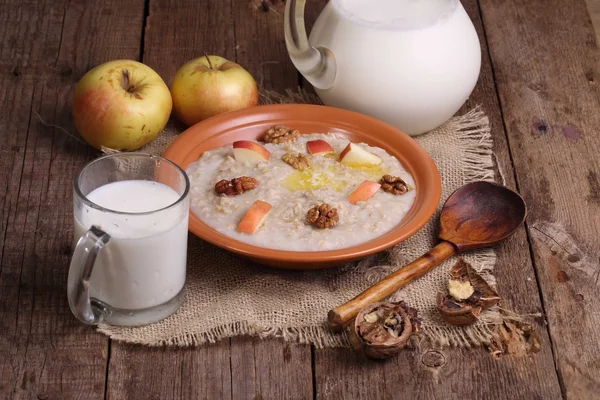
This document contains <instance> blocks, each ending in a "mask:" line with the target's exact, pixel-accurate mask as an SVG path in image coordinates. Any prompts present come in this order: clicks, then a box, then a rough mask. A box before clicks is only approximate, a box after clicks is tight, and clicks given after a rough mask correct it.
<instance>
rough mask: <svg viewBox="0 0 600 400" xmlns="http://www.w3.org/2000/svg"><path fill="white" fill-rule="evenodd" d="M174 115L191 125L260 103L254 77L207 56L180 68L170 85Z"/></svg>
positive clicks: (237, 67) (235, 65) (239, 67)
mask: <svg viewBox="0 0 600 400" xmlns="http://www.w3.org/2000/svg"><path fill="white" fill-rule="evenodd" d="M171 96H172V98H173V112H174V113H175V116H176V117H177V118H178V119H179V120H180V121H181V122H183V123H184V124H186V125H188V126H190V125H194V124H195V123H197V122H200V121H202V120H204V119H206V118H209V117H212V116H214V115H217V114H221V113H224V112H227V111H234V110H239V109H242V108H247V107H252V106H255V105H256V104H257V103H258V88H257V86H256V82H255V81H254V78H253V77H252V75H250V73H249V72H248V71H246V70H245V69H244V68H242V67H241V66H240V65H239V64H236V63H234V62H232V61H229V60H227V59H225V58H223V57H219V56H211V55H206V56H203V57H200V58H197V59H195V60H192V61H190V62H188V63H186V64H184V65H182V66H181V68H179V70H177V72H176V73H175V77H174V78H173V81H172V82H171Z"/></svg>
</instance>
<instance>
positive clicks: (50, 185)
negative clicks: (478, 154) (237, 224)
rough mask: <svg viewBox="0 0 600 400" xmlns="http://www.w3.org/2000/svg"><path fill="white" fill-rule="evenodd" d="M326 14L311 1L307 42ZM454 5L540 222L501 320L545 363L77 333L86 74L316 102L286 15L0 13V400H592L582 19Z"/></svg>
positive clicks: (514, 173) (524, 241) (563, 8)
mask: <svg viewBox="0 0 600 400" xmlns="http://www.w3.org/2000/svg"><path fill="white" fill-rule="evenodd" d="M594 1H595V0H588V2H589V3H590V4H591V3H593V2H594ZM325 4H326V0H313V1H309V2H308V4H307V10H306V11H307V15H306V17H307V22H308V25H309V26H311V25H312V23H313V22H314V20H315V19H316V16H317V15H318V13H319V12H320V10H321V9H322V7H323V6H324V5H325ZM463 4H464V6H465V8H466V9H467V11H468V13H469V15H470V17H471V18H472V19H473V21H474V22H475V26H476V29H477V31H478V33H479V37H480V40H481V44H482V51H483V58H482V61H483V63H482V71H481V75H480V79H479V82H478V85H477V87H476V88H475V91H474V92H473V94H472V96H471V98H470V99H469V101H468V102H467V104H466V105H465V106H464V107H463V110H462V111H466V110H468V109H471V108H472V107H474V106H475V105H481V106H482V107H483V109H484V110H485V112H486V114H487V115H488V116H489V117H490V121H491V123H492V136H493V140H494V153H495V161H496V163H497V178H498V179H499V180H500V181H504V183H505V184H506V185H507V186H508V187H511V188H517V189H518V190H519V191H520V193H521V194H522V195H523V196H524V198H525V200H526V202H527V204H528V206H529V209H530V217H529V219H528V222H527V229H525V228H520V229H519V230H518V232H517V233H516V234H515V235H514V236H512V237H511V238H509V239H508V240H507V241H506V242H504V243H503V245H502V246H501V247H498V249H497V251H498V263H497V265H496V269H495V272H496V276H497V281H498V291H499V293H500V294H501V295H502V297H503V306H504V307H506V308H508V309H514V310H516V311H518V312H521V313H536V312H541V313H543V314H545V315H546V316H547V318H546V319H545V320H544V319H541V320H539V321H537V322H536V326H535V328H536V331H537V333H538V335H539V338H540V342H541V351H540V352H539V353H537V354H535V355H531V356H528V357H523V358H513V357H504V358H502V359H500V360H494V359H492V358H491V357H490V356H489V355H488V354H487V353H486V352H485V351H484V350H483V349H443V350H440V349H435V348H430V347H428V346H426V345H421V346H420V347H418V348H416V349H414V350H410V351H406V352H403V353H402V354H401V355H400V356H399V357H397V358H394V359H392V360H389V361H387V362H375V361H370V360H366V359H364V358H362V357H360V356H357V355H355V354H354V353H352V352H351V351H349V350H346V349H314V348H311V346H309V345H298V344H290V343H284V342H283V341H281V340H275V339H270V340H260V339H258V338H246V337H236V338H232V339H230V340H224V341H221V342H219V343H216V344H212V345H207V346H202V347H190V348H175V349H174V348H145V347H141V346H134V345H126V344H121V343H116V342H112V343H111V342H110V341H109V340H108V339H107V338H106V337H105V336H102V335H100V334H98V333H95V332H94V331H93V329H92V328H89V327H85V326H83V325H81V324H80V323H78V322H77V321H76V320H75V318H74V317H73V316H72V315H71V313H70V311H69V308H68V305H67V301H66V293H65V292H66V274H67V268H68V264H69V259H70V254H71V251H72V249H71V241H72V238H71V235H72V226H71V225H72V205H71V190H72V186H71V185H72V181H71V179H72V176H73V174H74V173H75V171H77V170H78V169H79V168H81V167H82V166H83V165H84V164H85V162H87V161H88V160H90V159H92V158H93V157H95V156H97V152H96V151H95V150H93V149H90V148H89V147H88V146H86V145H84V144H82V143H80V142H79V141H78V140H77V139H75V138H73V137H71V136H70V135H69V133H71V134H72V133H74V132H75V130H74V127H73V125H72V122H71V118H70V96H71V93H72V90H73V87H74V85H75V83H76V82H77V81H78V80H79V79H80V78H81V76H83V74H84V73H85V72H86V71H88V70H89V69H91V68H92V67H93V66H95V65H97V64H99V63H101V62H104V61H107V60H111V59H118V58H132V59H140V60H142V61H143V62H145V63H147V64H148V65H150V66H151V67H152V68H154V69H155V70H156V71H157V72H158V73H159V74H160V75H161V76H162V77H163V78H164V79H165V81H166V82H167V83H170V80H171V78H172V76H173V75H174V73H175V71H176V70H177V68H178V67H179V66H180V65H181V64H183V63H184V62H186V61H189V60H191V59H193V58H196V57H198V56H201V55H203V54H205V53H207V54H218V55H221V56H224V57H226V58H229V59H232V60H236V61H237V62H238V63H240V64H241V65H242V66H244V67H245V68H247V69H248V70H249V71H250V72H251V73H252V74H253V75H254V76H255V77H256V79H257V81H259V82H260V83H261V86H262V87H263V88H266V89H272V90H277V91H280V92H281V91H283V90H285V89H287V88H289V89H295V88H296V87H297V86H298V85H299V84H300V85H304V86H305V87H306V88H307V89H310V88H309V87H308V86H306V83H305V82H304V81H303V80H302V79H301V77H300V76H299V75H298V74H297V72H296V71H295V69H294V68H293V66H292V64H291V62H290V60H289V58H288V56H287V53H286V50H285V43H284V39H283V27H282V25H283V5H284V1H283V0H250V1H246V0H225V1H212V0H145V1H144V0H132V1H128V2H119V1H115V0H107V1H103V2H93V1H85V0H71V1H61V0H55V1H19V0H0V43H1V45H0V104H2V108H1V109H0V155H1V157H0V235H1V238H2V241H1V242H0V260H1V261H0V398H1V399H30V398H33V399H40V400H43V399H75V398H85V399H104V398H110V399H312V398H318V399H379V398H385V399H396V398H400V397H411V398H419V399H421V398H423V399H429V398H438V399H466V398H469V399H470V398H473V399H475V398H477V399H479V398H485V399H507V398H510V399H558V398H568V399H591V398H598V393H600V378H599V377H600V363H598V359H599V358H600V314H599V312H598V310H597V308H596V307H594V300H595V297H597V295H598V293H599V287H600V286H599V283H598V281H599V276H600V261H599V260H600V254H599V253H598V249H599V248H600V239H599V233H600V183H599V182H600V157H598V151H599V150H600V137H599V135H598V133H597V126H599V125H600V113H599V112H598V110H600V107H599V104H598V103H599V99H600V96H599V93H598V79H600V77H599V75H598V72H599V71H598V69H599V68H600V64H599V61H600V59H599V58H600V54H599V51H598V47H597V42H596V40H595V33H594V31H593V28H592V24H591V22H590V16H589V14H588V12H587V9H586V3H585V2H584V0H573V1H569V2H565V1H559V0H548V1H542V0H530V1H523V0H505V1H493V0H480V1H479V2H478V1H477V0H463ZM592 6H593V5H590V9H592ZM480 7H481V8H480ZM530 245H531V251H530V247H529V246H530ZM323 317H324V318H325V316H323Z"/></svg>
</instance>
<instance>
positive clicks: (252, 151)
mask: <svg viewBox="0 0 600 400" xmlns="http://www.w3.org/2000/svg"><path fill="white" fill-rule="evenodd" d="M233 157H235V159H236V160H237V161H242V162H254V163H257V162H261V161H269V157H271V153H269V150H267V149H265V148H264V147H262V146H261V145H260V144H258V143H255V142H251V141H249V140H238V141H237V142H233Z"/></svg>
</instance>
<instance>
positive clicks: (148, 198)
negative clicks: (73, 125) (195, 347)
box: [67, 153, 190, 326]
mask: <svg viewBox="0 0 600 400" xmlns="http://www.w3.org/2000/svg"><path fill="white" fill-rule="evenodd" d="M189 186H190V183H189V180H188V177H187V174H186V173H185V172H184V171H183V170H182V169H181V168H179V167H178V166H177V165H176V164H174V163H172V162H171V161H168V160H166V159H164V158H162V157H159V156H154V155H149V154H143V153H118V154H113V155H108V156H105V157H101V158H99V159H97V160H94V161H92V162H91V163H89V164H88V165H86V166H85V167H84V168H83V169H82V170H81V171H80V172H79V173H78V174H77V176H76V178H75V183H74V196H73V202H74V217H75V218H74V220H75V229H74V233H75V240H76V241H77V245H76V247H75V251H74V254H73V258H72V260H71V266H70V268H69V277H68V284H67V286H68V287H67V294H68V299H69V306H70V308H71V311H72V312H73V314H74V315H75V316H76V317H77V319H79V320H80V321H81V322H84V323H86V324H93V325H95V324H99V323H101V322H104V323H108V324H111V325H123V326H136V325H145V324H149V323H152V322H156V321H158V320H160V319H163V318H165V317H168V316H169V315H171V314H173V313H174V312H175V311H177V309H178V308H179V306H180V305H181V303H182V301H183V293H184V285H185V275H186V258H187V235H188V216H189V196H188V193H189Z"/></svg>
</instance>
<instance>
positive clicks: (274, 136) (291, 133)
mask: <svg viewBox="0 0 600 400" xmlns="http://www.w3.org/2000/svg"><path fill="white" fill-rule="evenodd" d="M299 137H300V131H298V130H297V129H292V128H289V127H287V126H285V125H274V126H272V127H270V128H269V129H267V131H266V132H265V136H264V137H263V140H264V141H265V142H267V143H273V144H279V143H289V142H295V141H296V140H297V139H298V138H299Z"/></svg>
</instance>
